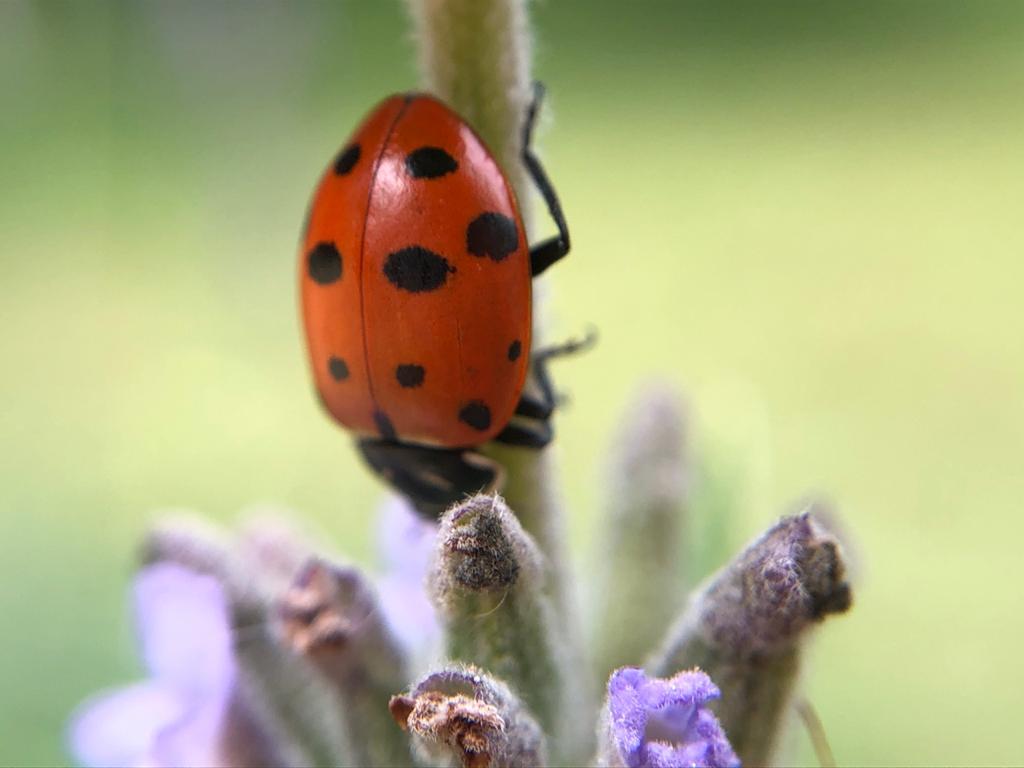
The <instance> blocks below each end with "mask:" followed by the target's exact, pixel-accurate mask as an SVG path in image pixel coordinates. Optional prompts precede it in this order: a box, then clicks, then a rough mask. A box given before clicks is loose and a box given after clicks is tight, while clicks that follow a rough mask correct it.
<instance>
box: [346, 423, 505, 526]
mask: <svg viewBox="0 0 1024 768" xmlns="http://www.w3.org/2000/svg"><path fill="white" fill-rule="evenodd" d="M356 444H357V446H358V448H359V452H360V453H361V454H362V455H363V458H364V459H365V460H366V463H367V464H369V465H370V468H371V469H373V471H374V472H376V473H377V474H378V475H380V476H381V477H382V478H383V479H384V480H385V481H386V482H387V483H388V484H389V485H390V486H391V487H392V488H394V489H395V490H396V491H398V492H399V493H401V494H402V495H403V496H405V497H406V498H408V499H409V501H410V502H411V503H412V505H413V506H414V507H415V508H416V511H417V512H419V513H420V514H421V515H423V516H424V517H427V518H430V519H432V520H436V519H437V518H439V517H440V516H441V515H442V514H443V513H444V511H445V510H446V509H448V507H450V506H452V505H453V504H457V503H458V502H460V501H463V500H464V499H465V498H466V497H468V496H472V495H473V494H474V493H488V492H491V491H494V490H496V489H497V488H498V487H499V486H500V485H501V484H502V481H503V480H504V470H503V469H502V468H501V465H499V464H498V463H497V462H495V461H492V460H491V459H488V458H485V457H484V456H481V455H480V454H478V453H474V452H472V451H468V450H465V449H458V448H433V447H430V446H426V445H411V444H408V443H400V442H394V441H390V440H376V439H370V438H363V439H361V440H358V441H356Z"/></svg>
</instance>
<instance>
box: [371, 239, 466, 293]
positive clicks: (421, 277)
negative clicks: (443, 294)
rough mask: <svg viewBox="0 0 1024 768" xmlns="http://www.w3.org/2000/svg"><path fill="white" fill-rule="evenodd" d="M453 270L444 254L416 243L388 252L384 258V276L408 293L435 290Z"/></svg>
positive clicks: (445, 280)
mask: <svg viewBox="0 0 1024 768" xmlns="http://www.w3.org/2000/svg"><path fill="white" fill-rule="evenodd" d="M454 271H455V267H453V266H452V265H451V264H449V263H448V260H447V259H446V258H445V257H444V256H441V255H439V254H436V253H434V252H433V251H429V250H427V249H426V248H422V247H420V246H418V245H411V246H409V247H408V248H403V249H402V250H400V251H395V252H394V253H389V254H388V257H387V258H386V259H385V260H384V276H385V277H387V279H388V280H389V281H390V282H391V284H392V285H393V286H395V287H396V288H401V289H402V290H403V291H409V292H410V293H423V292H424V291H436V290H437V289H438V288H440V287H441V286H442V285H444V284H445V282H447V280H448V273H449V272H454Z"/></svg>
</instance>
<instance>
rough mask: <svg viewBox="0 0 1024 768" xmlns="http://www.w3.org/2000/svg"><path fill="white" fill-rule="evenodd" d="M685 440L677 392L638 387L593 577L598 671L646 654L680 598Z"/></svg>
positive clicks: (619, 448)
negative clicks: (598, 608) (597, 604)
mask: <svg viewBox="0 0 1024 768" xmlns="http://www.w3.org/2000/svg"><path fill="white" fill-rule="evenodd" d="M686 443H687V440H686V421H685V416H684V412H683V408H682V406H681V403H680V402H679V398H678V397H677V396H676V394H675V392H674V391H673V390H672V389H671V388H669V387H667V386H652V387H648V388H647V389H645V390H643V391H642V392H640V393H638V395H637V396H636V397H635V398H634V400H633V403H632V405H631V406H630V407H629V408H627V410H626V419H625V422H624V424H623V425H622V427H621V428H620V430H619V435H618V437H617V439H616V440H615V443H614V446H615V452H614V454H613V463H612V467H611V472H610V473H609V474H610V476H611V479H612V483H613V487H612V493H611V494H610V496H609V499H608V503H607V505H606V508H605V510H606V511H605V516H606V522H605V524H604V525H602V526H600V527H601V529H602V530H603V531H604V536H605V542H604V547H603V552H602V558H601V563H602V566H601V568H599V569H597V571H596V578H595V582H596V586H597V591H598V594H600V595H601V600H600V601H599V602H600V605H601V612H600V614H599V615H598V620H597V626H598V627H599V628H600V631H599V632H597V633H596V635H597V637H598V653H597V658H598V665H599V666H598V669H599V670H600V672H601V675H602V677H604V676H605V675H607V674H608V673H609V672H610V671H611V670H612V669H614V668H616V667H619V666H622V665H623V664H630V663H633V664H635V663H638V662H639V661H640V660H641V659H643V658H644V656H646V654H647V653H648V652H649V651H650V642H651V641H650V638H652V637H659V636H661V635H662V634H663V633H664V632H665V630H666V629H668V627H669V625H670V624H671V623H672V619H673V618H674V615H675V611H676V609H677V606H678V605H679V603H680V602H681V601H682V599H683V586H684V580H683V574H682V564H681V562H680V556H679V553H680V551H681V550H682V543H683V542H682V529H683V525H684V523H685V517H686V511H687V510H686V505H687V493H688V487H689V471H690V467H689V456H688V450H687V445H686Z"/></svg>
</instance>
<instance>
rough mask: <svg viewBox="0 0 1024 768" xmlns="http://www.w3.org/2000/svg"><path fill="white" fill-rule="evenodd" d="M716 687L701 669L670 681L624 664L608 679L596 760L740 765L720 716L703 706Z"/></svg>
mask: <svg viewBox="0 0 1024 768" xmlns="http://www.w3.org/2000/svg"><path fill="white" fill-rule="evenodd" d="M718 697H719V691H718V688H716V687H715V685H714V683H712V682H711V679H710V678H709V677H708V676H707V675H706V674H704V673H703V672H701V671H700V670H696V669H695V670H693V671H690V672H680V673H678V674H676V675H675V676H673V677H672V678H670V679H668V680H661V679H658V678H648V677H647V675H645V674H644V673H643V671H642V670H640V669H636V668H635V667H623V668H622V669H618V670H616V671H615V672H614V673H613V674H612V676H611V679H610V680H609V681H608V698H607V700H606V702H605V708H604V713H603V715H602V723H601V733H600V748H599V752H598V760H597V762H598V765H600V766H607V767H608V768H684V767H685V768H689V767H690V766H707V767H708V768H726V766H738V765H739V759H738V758H737V757H736V753H735V752H733V751H732V747H730V746H729V742H728V740H727V739H726V737H725V734H724V733H723V732H722V727H721V725H719V723H718V720H717V719H716V718H715V716H714V714H712V712H711V710H709V709H708V708H707V707H706V706H705V705H706V704H707V702H709V701H710V700H711V699H717V698H718Z"/></svg>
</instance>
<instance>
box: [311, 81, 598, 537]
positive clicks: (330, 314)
mask: <svg viewBox="0 0 1024 768" xmlns="http://www.w3.org/2000/svg"><path fill="white" fill-rule="evenodd" d="M542 94H543V89H542V88H541V87H540V86H539V85H538V86H535V93H534V99H533V102H532V103H531V105H530V107H529V109H528V110H527V115H526V120H525V122H524V126H523V131H522V161H523V163H524V164H525V166H526V169H527V171H528V172H529V175H530V177H531V178H532V180H533V182H534V183H535V184H536V185H537V188H538V189H539V190H540V192H541V195H542V196H543V198H544V201H545V203H546V205H547V208H548V210H549V211H550V214H551V217H552V218H553V219H554V221H555V224H556V225H557V228H558V234H557V236H555V237H552V238H550V239H548V240H545V241H543V242H541V243H539V244H537V245H534V246H532V247H530V246H529V244H528V243H527V240H526V230H525V227H524V225H523V219H522V216H521V214H520V212H519V205H518V203H517V201H516V196H515V192H514V190H513V188H512V185H511V184H510V183H509V181H508V179H507V178H506V176H505V174H504V173H503V172H502V170H501V168H500V167H499V165H498V163H497V162H496V161H495V159H494V157H493V156H492V155H491V153H490V152H489V151H488V149H487V147H486V146H485V145H484V143H483V142H482V141H481V140H480V138H479V137H478V136H477V135H476V133H475V132H474V131H473V129H472V128H471V127H470V126H469V125H468V124H467V123H466V122H465V121H464V120H463V119H462V118H461V117H459V116H458V115H457V114H455V112H453V111H452V110H451V109H449V108H448V107H447V106H445V105H444V104H443V103H441V102H440V101H438V100H437V99H435V98H433V97H431V96H428V95H424V94H419V93H413V94H400V95H396V96H392V97H390V98H388V99H386V100H384V101H383V102H381V103H380V104H379V105H377V107H376V108H375V109H374V110H373V111H372V112H371V113H370V114H369V116H368V117H366V118H365V119H364V120H363V122H362V124H361V125H360V126H359V128H358V129H357V130H356V131H355V133H354V134H353V135H352V137H351V139H350V140H349V141H348V143H346V144H345V145H344V146H343V147H342V149H341V151H340V152H339V153H338V154H337V155H336V157H335V158H334V160H333V162H332V163H331V165H330V166H329V167H328V168H327V170H326V171H325V172H324V174H323V176H322V177H321V179H320V182H319V185H318V186H317V188H316V191H315V193H314V196H313V200H312V204H311V207H310V209H309V213H308V215H307V221H306V226H305V232H304V235H303V240H302V244H301V250H300V253H299V273H300V278H299V279H300V283H301V294H302V315H303V322H304V326H305V332H306V339H307V342H308V350H309V360H310V364H311V367H312V370H313V378H314V380H315V382H316V388H317V391H318V393H319V396H320V399H321V401H322V403H323V405H324V407H325V408H326V409H327V411H328V412H329V413H330V414H331V416H332V417H333V418H334V419H335V420H337V421H338V422H339V423H340V424H341V425H342V426H344V427H345V428H347V429H348V430H350V431H351V432H353V433H354V434H355V435H356V438H357V445H358V448H359V450H360V452H361V453H362V456H363V458H364V459H365V460H366V462H367V463H368V464H369V465H370V467H371V468H372V469H373V470H374V471H375V472H377V473H378V474H379V475H380V476H381V477H383V478H384V479H385V480H386V481H387V482H388V483H390V484H391V486H392V487H394V488H395V489H397V490H398V491H399V492H401V493H403V494H404V495H406V496H407V497H408V498H409V499H410V500H411V501H412V503H413V505H414V506H415V507H416V508H417V510H419V511H420V512H421V513H422V514H424V515H426V516H431V517H436V516H438V515H440V514H441V513H442V512H443V511H444V510H445V509H446V508H447V507H448V506H450V505H451V504H453V503H455V502H457V501H459V500H460V499H462V498H463V497H464V496H466V495H468V494H471V493H474V492H477V491H481V490H484V491H488V490H495V489H496V488H498V487H499V486H500V484H501V481H502V479H503V471H502V469H501V467H500V466H499V465H498V464H497V463H496V462H494V461H493V460H490V459H488V458H486V457H484V456H483V455H481V454H479V453H478V452H477V451H476V450H475V449H476V448H478V447H479V446H480V445H482V444H484V443H487V442H489V441H492V440H494V441H497V442H500V443H506V444H509V445H516V446H524V447H529V448H534V449H539V448H542V447H544V446H545V445H547V444H548V443H549V442H550V441H551V439H552V430H551V425H550V417H551V414H552V411H553V410H554V406H555V397H554V393H553V389H552V386H551V381H550V378H549V376H548V373H547V367H546V363H547V361H548V360H549V359H551V358H552V357H554V356H556V355H561V354H565V353H568V352H573V351H575V350H577V349H579V348H580V347H582V346H583V345H584V344H586V343H588V341H589V340H584V341H571V342H569V343H567V344H564V345H562V346H559V347H553V348H548V349H543V350H538V351H535V352H534V353H533V355H532V356H531V355H530V350H531V336H530V332H531V327H532V311H531V281H532V278H533V277H535V276H536V275H539V274H540V273H542V272H543V271H544V270H545V269H547V268H548V267H550V266H551V265H552V264H554V263H555V262H556V261H558V260H559V259H561V258H562V257H563V256H565V255H566V254H567V253H568V252H569V230H568V227H567V226H566V223H565V217H564V215H563V214H562V209H561V205H560V204H559V201H558V198H557V196H556V194H555V191H554V189H553V188H552V186H551V183H550V181H549V180H548V178H547V175H546V174H545V172H544V169H543V168H542V166H541V164H540V162H539V161H538V160H537V158H536V156H535V155H534V154H533V152H532V150H531V148H530V140H531V136H532V133H533V126H534V120H535V117H536V114H537V106H538V104H539V101H540V98H541V96H542ZM531 362H532V366H531ZM531 370H532V371H533V374H532V377H533V382H532V385H531V386H530V387H527V386H526V381H527V375H528V372H529V371H531ZM528 390H535V392H533V391H528Z"/></svg>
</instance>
